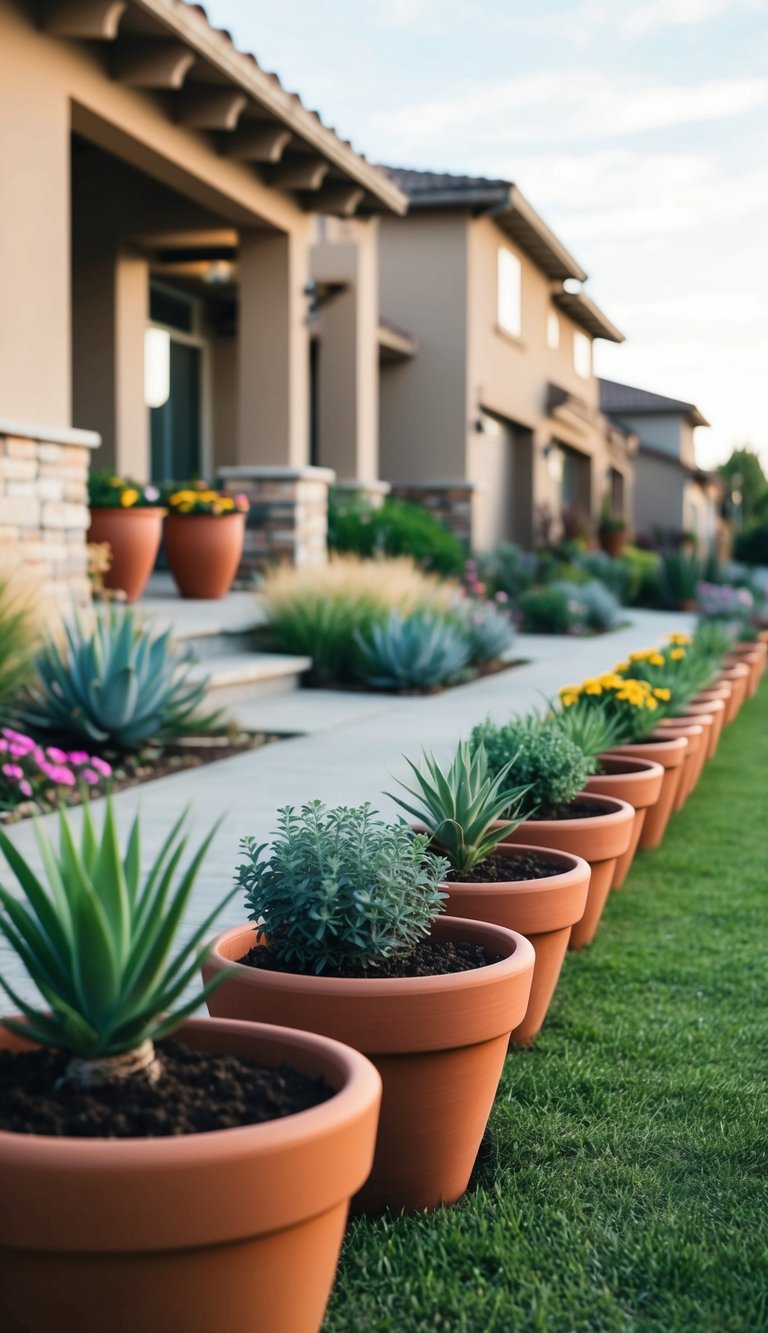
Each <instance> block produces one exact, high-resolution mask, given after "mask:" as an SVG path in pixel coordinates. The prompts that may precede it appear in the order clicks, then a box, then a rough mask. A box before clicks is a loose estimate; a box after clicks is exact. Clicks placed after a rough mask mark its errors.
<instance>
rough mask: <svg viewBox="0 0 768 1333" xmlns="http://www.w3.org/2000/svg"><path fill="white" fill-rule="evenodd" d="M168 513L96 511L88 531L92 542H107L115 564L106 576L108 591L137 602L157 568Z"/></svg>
mask: <svg viewBox="0 0 768 1333" xmlns="http://www.w3.org/2000/svg"><path fill="white" fill-rule="evenodd" d="M166 513H167V510H165V509H153V508H151V507H147V506H145V507H139V508H138V509H112V508H94V509H92V510H91V524H90V527H89V529H88V541H89V542H107V543H108V544H109V547H110V550H111V552H112V564H111V566H110V568H109V569H108V570H107V572H106V574H104V575H103V576H102V577H103V581H104V587H105V588H110V589H112V591H121V592H124V593H125V599H126V601H128V602H135V601H136V600H137V599H138V598H139V597H141V594H142V593H143V591H144V589H145V588H146V586H147V580H148V578H149V576H150V574H151V573H152V570H153V569H154V567H155V561H156V559H157V553H158V551H159V549H160V542H161V540H162V536H163V519H164V518H165V515H166Z"/></svg>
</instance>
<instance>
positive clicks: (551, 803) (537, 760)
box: [470, 717, 591, 818]
mask: <svg viewBox="0 0 768 1333" xmlns="http://www.w3.org/2000/svg"><path fill="white" fill-rule="evenodd" d="M470 744H471V746H472V749H473V751H476V750H478V749H479V748H480V746H481V745H482V746H483V747H484V749H485V752H486V756H487V760H488V769H489V771H490V773H491V774H493V775H498V774H499V773H501V772H505V773H506V774H507V780H508V781H511V782H514V783H515V785H516V786H521V787H526V788H527V791H526V793H525V796H524V797H523V799H522V809H521V810H520V811H519V812H518V813H522V814H523V817H524V818H531V817H532V816H533V815H534V814H535V813H536V812H538V813H539V814H542V815H546V814H547V813H548V812H549V811H550V810H552V809H553V807H556V806H560V805H564V804H568V803H569V802H570V801H572V800H573V798H574V796H575V795H576V793H577V792H578V791H581V789H582V787H583V786H584V783H585V782H586V780H587V778H588V777H589V774H590V772H591V764H590V761H589V760H588V758H587V756H586V755H585V754H583V753H582V751H581V750H580V749H579V747H578V746H577V745H575V744H574V743H573V741H572V740H570V739H569V738H568V736H566V735H565V734H564V733H563V732H562V731H561V729H560V728H559V727H558V726H555V725H554V724H553V723H552V722H548V721H545V720H543V719H542V718H538V717H527V718H521V719H513V720H512V721H511V722H507V723H505V724H504V725H503V726H499V725H498V724H497V723H495V722H492V721H491V719H490V718H487V719H486V720H485V722H481V723H480V724H479V726H476V727H475V728H474V730H473V732H472V735H471V738H470Z"/></svg>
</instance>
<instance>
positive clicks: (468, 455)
mask: <svg viewBox="0 0 768 1333" xmlns="http://www.w3.org/2000/svg"><path fill="white" fill-rule="evenodd" d="M389 174H390V177H391V178H392V180H393V181H394V182H395V183H396V184H397V185H398V186H399V187H400V188H401V189H402V190H403V191H404V192H405V193H406V195H407V196H408V199H409V205H410V207H409V211H408V214H407V216H405V217H398V218H397V219H394V218H388V217H382V218H381V219H380V222H379V224H378V236H379V245H378V262H379V293H380V300H379V311H380V315H381V316H382V317H383V318H382V320H381V321H380V328H379V344H380V378H379V396H380V444H379V453H380V473H381V476H382V477H383V478H385V479H386V480H387V481H388V482H390V483H391V485H392V488H393V491H394V492H395V493H396V494H399V495H403V496H407V497H408V498H410V499H415V500H420V501H421V502H422V503H425V504H428V505H429V506H430V507H432V508H433V509H434V510H435V512H437V513H438V514H440V516H441V517H443V518H444V519H445V520H446V521H447V522H448V523H449V524H450V526H452V527H453V528H454V530H456V531H457V532H459V533H460V534H461V535H463V536H468V537H470V538H471V540H472V542H473V544H474V545H475V546H476V547H477V548H479V549H485V548H488V547H490V546H493V545H494V544H495V543H497V542H499V541H515V542H519V543H521V544H522V545H525V546H530V545H531V544H532V543H533V542H534V541H535V539H536V537H537V528H541V527H542V526H543V525H546V524H549V525H550V528H551V530H552V531H553V532H556V531H557V529H558V527H559V525H560V519H561V514H562V512H563V511H564V510H565V511H568V510H570V511H571V512H572V514H574V513H578V514H580V515H582V516H583V517H584V518H585V519H591V520H593V521H594V520H595V519H596V517H597V516H598V514H599V511H600V508H601V505H602V503H603V501H604V499H605V498H606V497H607V498H608V499H609V500H610V503H611V505H612V507H613V508H614V510H615V511H616V512H618V513H621V514H623V515H625V516H626V517H627V518H628V519H630V520H631V516H632V507H633V497H632V485H633V480H632V479H633V459H632V455H633V449H634V440H633V437H632V435H631V433H629V432H625V431H623V430H621V429H620V428H618V427H616V426H615V425H614V424H613V423H612V422H610V421H609V420H607V419H606V417H605V415H604V413H603V412H602V410H601V407H600V395H599V386H598V381H597V378H596V376H595V374H594V370H593V345H594V342H595V341H596V340H597V339H598V338H604V339H608V340H610V341H612V342H621V341H622V340H623V339H622V334H621V333H620V332H619V330H618V329H617V328H616V327H615V326H614V325H613V324H612V323H611V322H610V320H609V319H607V317H606V316H605V315H604V314H603V313H602V312H601V311H600V310H599V309H598V307H597V306H596V305H595V304H594V302H593V301H592V300H591V298H590V297H589V296H588V295H587V294H586V292H585V291H584V290H583V287H582V284H583V283H584V281H585V280H586V276H587V275H586V273H585V272H584V270H583V269H582V267H581V266H580V264H579V263H578V262H577V260H576V259H574V258H573V256H572V255H571V254H570V253H569V252H568V250H567V249H566V248H565V246H564V245H563V244H562V242H561V241H560V240H559V239H558V238H557V237H556V236H555V235H554V233H553V232H552V231H551V230H550V229H549V228H548V227H547V226H546V224H545V223H544V222H543V220H542V219H541V218H540V217H539V216H538V214H537V213H536V212H535V210H534V209H533V208H532V207H531V205H530V204H529V203H528V201H527V200H526V199H525V197H524V196H523V195H522V194H521V192H520V191H519V190H518V189H517V187H516V186H515V185H513V184H511V183H510V182H508V181H494V180H485V179H480V178H472V177H464V176H449V175H442V174H436V173H431V172H420V171H419V172H415V171H400V170H390V172H389ZM388 329H389V330H393V331H394V334H395V335H396V336H394V337H392V338H390V340H389V342H388V341H387V338H386V333H387V330H388ZM382 335H384V336H382ZM390 344H396V345H390ZM538 535H541V534H540V532H539V534H538Z"/></svg>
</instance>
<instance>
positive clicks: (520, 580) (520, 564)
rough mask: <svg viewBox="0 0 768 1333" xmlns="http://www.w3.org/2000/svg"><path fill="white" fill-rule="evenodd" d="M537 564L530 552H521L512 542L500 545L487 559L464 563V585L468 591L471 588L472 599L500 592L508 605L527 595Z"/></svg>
mask: <svg viewBox="0 0 768 1333" xmlns="http://www.w3.org/2000/svg"><path fill="white" fill-rule="evenodd" d="M538 563H539V562H538V559H537V557H536V556H535V555H533V554H532V553H531V552H530V551H524V550H523V549H522V548H521V547H520V546H515V545H514V544H513V543H512V542H502V543H501V544H500V545H499V546H497V547H496V548H495V549H494V550H493V551H491V553H490V554H489V555H480V556H477V557H476V559H474V560H468V561H467V565H466V570H465V584H466V585H467V587H468V588H469V590H470V591H472V586H471V585H473V584H474V585H475V586H476V587H477V594H476V595H479V596H485V595H486V594H493V593H499V592H502V593H504V594H505V595H506V596H507V597H508V598H509V600H510V601H512V602H517V600H518V599H519V597H520V595H521V593H524V592H527V591H528V589H529V588H532V587H533V585H534V583H535V582H536V579H537V575H538ZM478 585H479V586H478Z"/></svg>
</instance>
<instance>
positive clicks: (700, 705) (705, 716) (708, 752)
mask: <svg viewBox="0 0 768 1333" xmlns="http://www.w3.org/2000/svg"><path fill="white" fill-rule="evenodd" d="M682 716H683V717H688V718H690V719H691V720H692V721H693V722H701V723H702V724H703V726H704V732H705V734H704V741H705V755H704V760H703V762H704V763H706V761H707V760H708V759H714V757H715V755H716V754H717V747H718V745H719V744H720V736H721V734H722V730H723V727H724V725H725V700H724V699H698V698H697V699H691V702H690V703H689V704H686V706H685V708H684V709H683V712H682Z"/></svg>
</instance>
